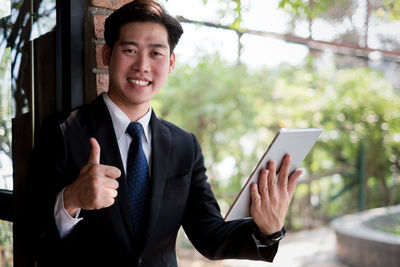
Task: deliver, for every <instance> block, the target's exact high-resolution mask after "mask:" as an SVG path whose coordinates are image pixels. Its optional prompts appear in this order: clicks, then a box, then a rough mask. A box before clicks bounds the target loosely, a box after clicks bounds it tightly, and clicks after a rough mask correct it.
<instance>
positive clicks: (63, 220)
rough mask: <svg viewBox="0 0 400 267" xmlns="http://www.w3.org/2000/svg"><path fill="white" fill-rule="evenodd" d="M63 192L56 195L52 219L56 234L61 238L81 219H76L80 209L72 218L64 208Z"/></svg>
mask: <svg viewBox="0 0 400 267" xmlns="http://www.w3.org/2000/svg"><path fill="white" fill-rule="evenodd" d="M64 190H65V188H64V189H63V190H62V191H61V192H60V193H58V195H57V198H56V204H55V205H54V219H55V221H56V225H57V229H58V233H59V235H60V237H61V238H64V237H66V236H67V235H68V234H69V233H70V232H71V231H72V229H74V227H75V225H76V224H77V223H78V222H80V221H81V220H82V219H83V218H78V216H79V213H80V211H81V209H79V210H78V212H77V213H76V215H75V216H74V217H72V216H71V215H69V214H68V212H67V211H66V210H65V208H64Z"/></svg>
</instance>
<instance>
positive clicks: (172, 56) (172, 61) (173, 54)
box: [168, 52, 175, 74]
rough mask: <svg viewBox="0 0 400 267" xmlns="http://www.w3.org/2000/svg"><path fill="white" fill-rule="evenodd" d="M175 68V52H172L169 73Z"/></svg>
mask: <svg viewBox="0 0 400 267" xmlns="http://www.w3.org/2000/svg"><path fill="white" fill-rule="evenodd" d="M174 68H175V53H174V52H172V54H171V57H170V59H169V71H168V74H170V73H172V71H173V70H174Z"/></svg>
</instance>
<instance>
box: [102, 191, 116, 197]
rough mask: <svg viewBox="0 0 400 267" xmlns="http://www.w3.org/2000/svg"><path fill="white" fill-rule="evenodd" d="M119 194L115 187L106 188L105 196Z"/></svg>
mask: <svg viewBox="0 0 400 267" xmlns="http://www.w3.org/2000/svg"><path fill="white" fill-rule="evenodd" d="M117 195H118V191H117V190H115V189H106V191H105V192H104V196H106V197H107V198H116V197H117Z"/></svg>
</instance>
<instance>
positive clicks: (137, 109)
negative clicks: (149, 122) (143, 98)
mask: <svg viewBox="0 0 400 267" xmlns="http://www.w3.org/2000/svg"><path fill="white" fill-rule="evenodd" d="M107 95H108V97H109V98H110V99H111V101H113V102H114V104H116V105H117V106H118V107H119V108H120V109H121V110H122V112H124V113H125V115H126V116H127V117H128V118H129V120H130V121H137V120H139V119H140V118H141V117H143V116H144V115H145V114H146V113H147V112H148V111H149V109H150V103H149V102H144V103H138V104H132V103H127V102H124V101H120V99H119V98H118V97H117V96H116V95H115V94H114V93H111V92H110V91H109V92H108V93H107Z"/></svg>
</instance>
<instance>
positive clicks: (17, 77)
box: [0, 0, 56, 190]
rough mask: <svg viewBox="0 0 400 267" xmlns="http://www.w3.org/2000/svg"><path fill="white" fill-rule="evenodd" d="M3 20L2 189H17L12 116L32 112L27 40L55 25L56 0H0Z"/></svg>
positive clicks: (0, 96)
mask: <svg viewBox="0 0 400 267" xmlns="http://www.w3.org/2000/svg"><path fill="white" fill-rule="evenodd" d="M31 3H33V9H32V11H33V12H34V14H35V15H34V16H33V18H34V20H33V27H32V21H31V17H32V16H31ZM0 20H1V21H0V23H1V24H0V25H1V26H0V189H6V190H13V178H12V177H13V166H12V149H11V141H12V136H11V119H12V118H15V117H16V116H19V115H21V114H24V113H27V112H29V111H30V110H29V106H30V102H31V100H30V95H31V93H30V92H31V88H32V86H31V84H32V81H31V79H30V78H29V76H30V73H31V72H32V70H31V69H30V59H31V57H30V50H29V47H28V45H27V44H28V43H29V41H31V40H32V39H35V38H38V37H39V36H41V35H43V34H45V33H47V32H49V31H52V30H53V29H54V27H55V25H56V8H55V0H34V1H33V0H31V1H23V0H18V1H17V0H16V1H10V0H0ZM32 29H33V30H32ZM27 77H28V78H27Z"/></svg>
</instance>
